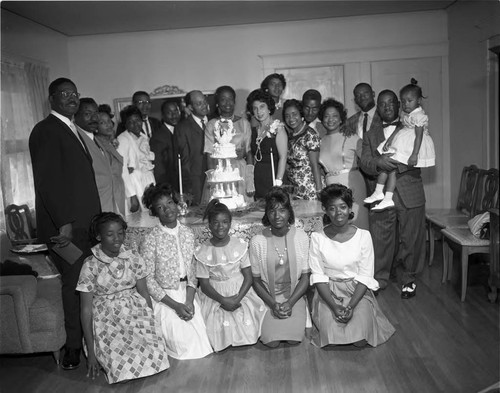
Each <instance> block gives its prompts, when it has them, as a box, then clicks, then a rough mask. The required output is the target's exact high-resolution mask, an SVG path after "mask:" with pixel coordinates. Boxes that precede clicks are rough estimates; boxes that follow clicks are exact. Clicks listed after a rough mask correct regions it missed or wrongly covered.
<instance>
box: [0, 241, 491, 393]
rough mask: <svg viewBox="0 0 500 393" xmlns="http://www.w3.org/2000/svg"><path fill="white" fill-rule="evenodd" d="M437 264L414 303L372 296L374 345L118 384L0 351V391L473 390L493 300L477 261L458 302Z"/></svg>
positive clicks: (229, 359) (288, 350) (390, 292)
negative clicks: (378, 329)
mask: <svg viewBox="0 0 500 393" xmlns="http://www.w3.org/2000/svg"><path fill="white" fill-rule="evenodd" d="M436 248H440V247H439V244H438V247H436ZM457 266H458V264H457V263H455V271H454V276H458V272H457V271H456V270H457V269H456V267H457ZM441 267H442V260H441V255H440V253H439V252H438V255H436V261H435V263H434V265H433V266H432V267H430V268H429V267H426V268H425V269H424V271H423V273H422V274H421V276H420V279H419V281H418V293H417V296H416V297H415V298H413V299H410V300H404V301H403V300H401V298H400V292H399V289H398V287H397V286H396V284H395V283H393V284H390V285H389V287H388V288H387V289H386V290H385V291H383V292H382V293H381V294H380V295H379V296H378V300H379V303H380V306H381V308H382V310H384V312H385V313H386V315H387V317H388V318H389V320H390V321H391V322H392V323H393V324H394V326H395V327H396V333H395V335H394V336H393V337H392V338H391V339H390V340H389V341H388V342H387V343H386V344H384V345H381V346H380V347H378V348H366V349H362V350H359V349H355V348H352V347H334V348H332V349H328V350H321V349H318V348H316V347H314V346H313V345H311V344H310V343H309V341H307V340H306V341H304V342H302V343H301V344H300V345H299V346H296V347H290V346H287V347H280V348H278V349H274V350H269V349H266V348H265V347H263V346H262V345H261V344H257V345H255V346H252V347H243V348H230V349H227V350H226V351H224V352H222V353H218V354H213V355H210V356H209V357H207V358H205V359H200V360H191V361H177V360H171V367H170V369H169V370H167V371H165V372H163V373H161V374H158V375H155V376H152V377H149V378H144V379H141V380H136V381H131V382H127V383H123V384H117V385H108V384H107V383H106V380H105V378H104V377H103V376H101V377H100V378H99V379H98V380H95V381H91V380H88V379H86V377H85V367H84V365H83V363H82V365H81V366H80V368H79V369H77V370H74V371H64V370H62V369H59V368H57V367H56V365H55V363H54V362H53V360H52V357H51V355H49V354H38V355H30V356H2V357H0V392H2V393H7V392H16V393H22V392H43V393H46V392H53V393H56V392H64V393H67V392H70V393H79V392H82V393H83V392H85V393H91V392H113V391H119V392H141V393H149V392H207V393H208V392H214V393H215V392H216V393H219V392H266V393H267V392H297V393H304V392H339V393H340V392H355V393H362V392H370V393H374V392H383V393H386V392H395V393H396V392H397V393H403V392H404V393H410V392H425V393H431V392H453V393H457V392H467V393H469V392H478V391H481V390H483V389H486V388H487V387H489V386H491V385H493V384H495V383H496V382H498V381H499V380H500V376H499V373H500V371H499V370H500V368H499V345H500V339H499V334H500V331H499V307H498V302H497V303H496V304H490V303H489V302H488V300H487V289H486V287H485V279H486V274H485V272H486V270H487V269H486V266H484V265H481V264H477V265H474V266H471V272H470V282H469V287H468V291H467V299H466V302H465V303H462V302H460V297H459V293H458V288H459V286H458V284H459V283H458V282H456V281H457V280H454V281H455V282H453V281H452V282H451V283H448V284H441ZM495 391H498V390H495Z"/></svg>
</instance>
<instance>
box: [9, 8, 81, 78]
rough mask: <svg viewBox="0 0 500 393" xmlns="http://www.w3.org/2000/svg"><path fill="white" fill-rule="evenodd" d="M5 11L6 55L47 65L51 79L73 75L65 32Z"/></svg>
mask: <svg viewBox="0 0 500 393" xmlns="http://www.w3.org/2000/svg"><path fill="white" fill-rule="evenodd" d="M1 13H2V53H3V54H7V55H13V56H14V57H18V58H20V59H25V60H35V61H37V62H41V63H44V64H46V65H47V66H48V67H49V79H50V80H53V79H56V78H58V77H61V76H64V77H71V75H70V71H69V70H70V68H69V61H68V38H67V37H66V36H65V35H63V34H60V33H57V32H55V31H54V30H51V29H47V28H46V27H44V26H42V25H39V24H38V23H34V22H31V21H29V20H28V19H25V18H21V17H19V16H17V15H15V14H13V13H11V12H9V11H6V10H4V9H2V10H1Z"/></svg>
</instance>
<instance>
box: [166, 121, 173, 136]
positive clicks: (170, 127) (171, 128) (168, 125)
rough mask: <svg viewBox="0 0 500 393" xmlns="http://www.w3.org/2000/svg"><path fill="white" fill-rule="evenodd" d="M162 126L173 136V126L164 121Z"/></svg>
mask: <svg viewBox="0 0 500 393" xmlns="http://www.w3.org/2000/svg"><path fill="white" fill-rule="evenodd" d="M163 124H165V127H167V129H168V130H169V131H170V132H171V133H172V134H173V133H174V128H175V127H174V126H171V125H170V124H168V123H167V122H166V121H164V122H163Z"/></svg>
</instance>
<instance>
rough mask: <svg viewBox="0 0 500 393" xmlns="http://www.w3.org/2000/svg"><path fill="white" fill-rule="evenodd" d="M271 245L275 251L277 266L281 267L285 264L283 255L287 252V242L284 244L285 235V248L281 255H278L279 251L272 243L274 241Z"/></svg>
mask: <svg viewBox="0 0 500 393" xmlns="http://www.w3.org/2000/svg"><path fill="white" fill-rule="evenodd" d="M273 244H274V249H275V250H276V254H278V264H279V265H280V266H283V265H284V264H285V255H287V253H286V252H287V251H288V248H287V242H286V235H285V248H284V249H283V252H282V253H280V250H279V249H278V247H277V246H276V244H275V243H274V239H273Z"/></svg>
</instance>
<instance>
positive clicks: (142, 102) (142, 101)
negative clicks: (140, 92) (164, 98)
mask: <svg viewBox="0 0 500 393" xmlns="http://www.w3.org/2000/svg"><path fill="white" fill-rule="evenodd" d="M137 103H138V104H151V101H149V100H140V101H137Z"/></svg>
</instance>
